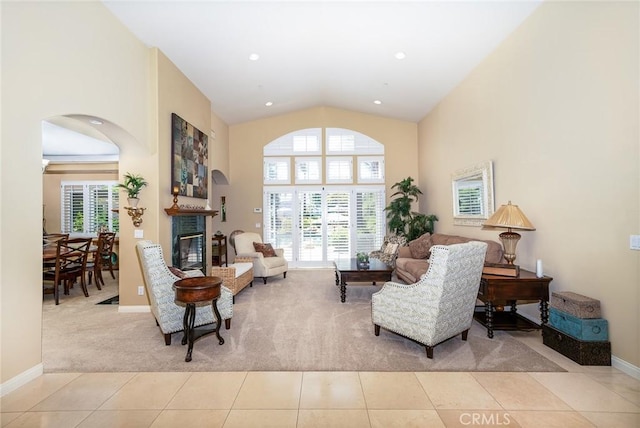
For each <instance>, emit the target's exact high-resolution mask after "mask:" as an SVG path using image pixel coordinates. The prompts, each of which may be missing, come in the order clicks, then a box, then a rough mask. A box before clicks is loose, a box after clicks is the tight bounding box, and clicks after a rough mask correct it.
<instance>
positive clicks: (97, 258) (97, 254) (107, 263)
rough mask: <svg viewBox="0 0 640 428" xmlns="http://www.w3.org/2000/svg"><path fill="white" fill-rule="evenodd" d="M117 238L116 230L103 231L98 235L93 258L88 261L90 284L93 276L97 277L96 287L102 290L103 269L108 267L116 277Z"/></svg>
mask: <svg viewBox="0 0 640 428" xmlns="http://www.w3.org/2000/svg"><path fill="white" fill-rule="evenodd" d="M115 239H116V234H115V232H101V233H100V234H99V235H98V244H97V248H96V250H95V251H94V252H93V253H92V257H91V259H90V260H89V261H88V262H87V273H88V276H89V285H91V280H92V277H95V278H96V287H97V288H98V290H102V287H101V285H104V279H103V278H102V270H103V269H104V268H108V269H109V271H110V272H111V276H112V277H113V279H115V278H116V277H115V275H114V274H113V259H112V257H113V256H112V253H113V244H114V242H115Z"/></svg>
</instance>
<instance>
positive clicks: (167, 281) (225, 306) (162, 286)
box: [136, 241, 233, 345]
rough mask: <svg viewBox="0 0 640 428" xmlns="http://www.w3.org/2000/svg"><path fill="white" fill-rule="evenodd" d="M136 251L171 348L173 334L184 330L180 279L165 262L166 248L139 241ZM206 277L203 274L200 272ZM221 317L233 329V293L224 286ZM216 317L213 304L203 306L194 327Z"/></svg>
mask: <svg viewBox="0 0 640 428" xmlns="http://www.w3.org/2000/svg"><path fill="white" fill-rule="evenodd" d="M136 250H137V251H138V256H139V258H140V266H141V267H142V273H143V276H144V283H145V287H146V289H147V294H148V296H149V302H150V303H151V313H152V314H153V316H154V317H155V318H156V323H157V324H158V326H159V327H160V331H162V333H163V334H164V343H165V344H166V345H171V333H176V332H179V331H182V330H183V319H184V311H185V307H184V306H179V305H177V304H176V303H175V301H174V299H175V292H174V290H173V283H174V282H176V281H178V280H179V279H180V278H179V277H177V276H175V275H174V274H173V273H171V271H170V270H169V268H168V267H167V265H166V264H165V262H164V256H163V255H162V247H161V246H160V245H158V244H154V243H153V242H151V241H139V242H138V243H137V244H136ZM198 272H199V274H198V275H193V274H191V275H189V276H202V272H200V271H198ZM217 304H218V311H219V312H220V317H221V318H222V319H223V320H224V322H225V327H226V328H227V330H228V329H229V328H230V327H231V317H232V316H233V296H232V294H231V291H230V290H229V289H228V288H227V287H224V286H221V287H220V297H219V298H218V301H217ZM214 322H216V321H215V316H214V315H213V309H212V308H211V305H203V306H199V307H197V308H196V320H195V324H194V326H199V325H204V324H211V323H214Z"/></svg>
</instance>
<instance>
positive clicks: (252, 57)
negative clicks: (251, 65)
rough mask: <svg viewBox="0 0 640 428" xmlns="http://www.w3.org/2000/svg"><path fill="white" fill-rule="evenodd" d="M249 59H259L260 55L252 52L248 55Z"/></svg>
mask: <svg viewBox="0 0 640 428" xmlns="http://www.w3.org/2000/svg"><path fill="white" fill-rule="evenodd" d="M249 59H250V60H251V61H257V60H259V59H260V55H258V54H257V53H252V54H251V55H249Z"/></svg>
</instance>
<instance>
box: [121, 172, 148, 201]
mask: <svg viewBox="0 0 640 428" xmlns="http://www.w3.org/2000/svg"><path fill="white" fill-rule="evenodd" d="M147 184H149V183H147V181H146V180H145V179H144V178H143V177H142V176H141V175H138V174H131V173H130V172H127V173H126V174H125V175H124V183H119V184H118V187H119V188H121V189H123V190H124V191H125V192H127V199H128V202H129V206H131V207H136V206H137V205H138V196H139V195H140V190H142V188H143V187H145V186H146V185H147Z"/></svg>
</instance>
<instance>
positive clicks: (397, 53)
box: [395, 52, 407, 59]
mask: <svg viewBox="0 0 640 428" xmlns="http://www.w3.org/2000/svg"><path fill="white" fill-rule="evenodd" d="M395 57H396V59H405V58H406V57H407V54H405V53H404V52H396V55H395Z"/></svg>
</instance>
